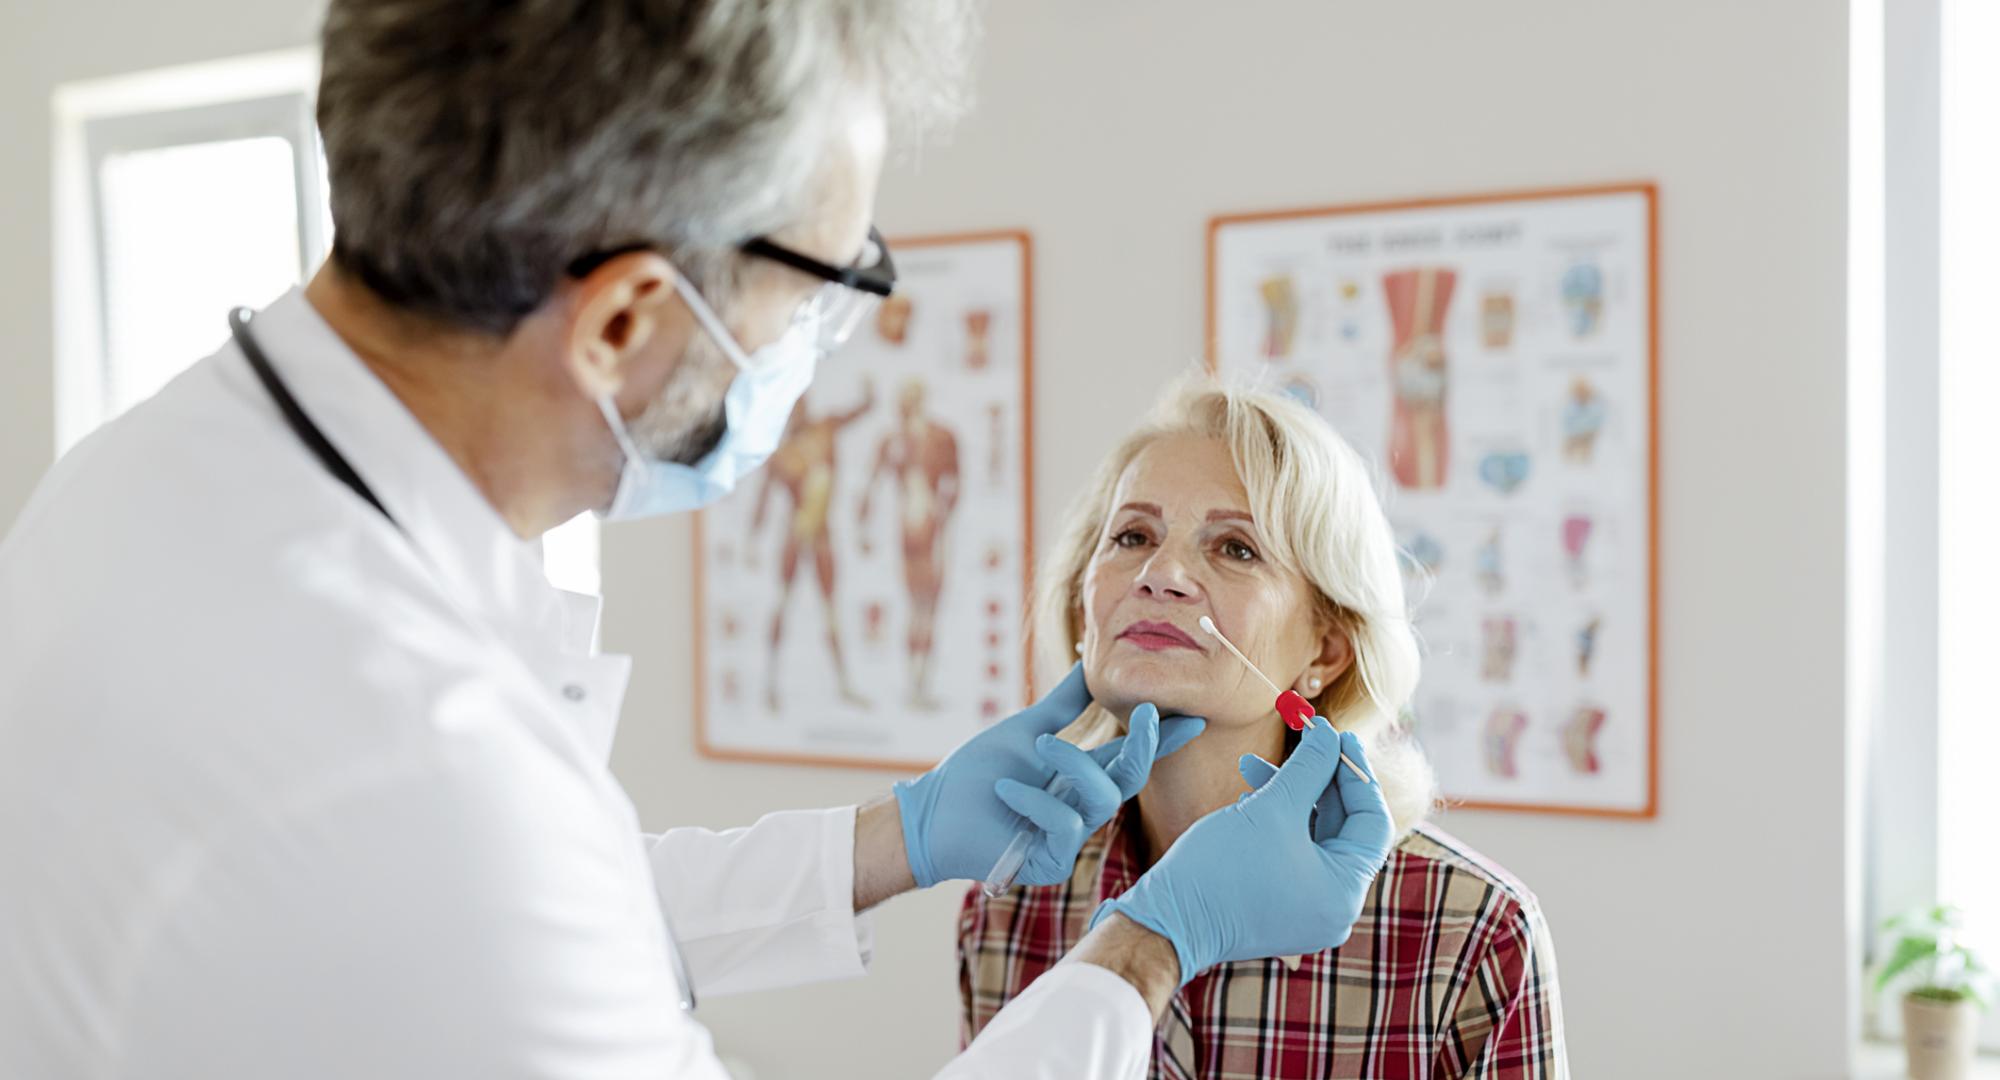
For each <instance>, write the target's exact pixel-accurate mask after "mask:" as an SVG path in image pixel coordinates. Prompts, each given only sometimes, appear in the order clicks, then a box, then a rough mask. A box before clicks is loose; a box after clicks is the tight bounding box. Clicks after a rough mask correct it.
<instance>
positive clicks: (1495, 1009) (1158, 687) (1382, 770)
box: [959, 380, 1567, 1080]
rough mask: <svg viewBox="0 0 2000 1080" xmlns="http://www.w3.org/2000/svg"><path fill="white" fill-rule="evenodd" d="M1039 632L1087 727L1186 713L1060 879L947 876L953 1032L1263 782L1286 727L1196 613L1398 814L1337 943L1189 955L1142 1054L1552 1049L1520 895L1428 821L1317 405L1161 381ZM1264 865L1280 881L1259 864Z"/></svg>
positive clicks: (1370, 578) (1382, 571)
mask: <svg viewBox="0 0 2000 1080" xmlns="http://www.w3.org/2000/svg"><path fill="white" fill-rule="evenodd" d="M1036 607H1037V613H1036V619H1037V623H1036V635H1037V639H1038V641H1039V643H1040V645H1041V647H1042V648H1043V649H1044V650H1045V651H1047V652H1048V653H1050V654H1052V657H1053V655H1060V656H1061V657H1063V658H1065V659H1068V660H1076V659H1079V658H1080V660H1081V663H1082V666H1083V670H1084V675H1085V679H1086V681H1087V683H1088V685H1089V688H1090V691H1091V694H1092V697H1093V699H1094V704H1093V705H1092V706H1091V708H1089V709H1088V710H1086V711H1085V713H1084V714H1083V715H1082V716H1081V717H1080V718H1079V719H1078V720H1077V722H1076V723H1075V724H1074V725H1072V726H1071V728H1070V729H1069V730H1068V731H1067V732H1065V736H1066V737H1068V738H1070V739H1071V740H1072V741H1074V742H1077V743H1079V744H1081V745H1084V746H1086V747H1088V746H1094V745H1097V744H1099V743H1101V742H1103V741H1104V740H1106V739H1109V738H1112V737H1115V736H1116V735H1118V734H1119V733H1120V732H1121V731H1122V729H1123V725H1124V718H1125V717H1126V716H1127V715H1128V714H1129V713H1130V712H1131V710H1132V709H1133V708H1134V707H1136V706H1137V705H1138V704H1139V703H1141V702H1143V701H1151V702H1154V703H1156V704H1158V705H1159V707H1160V708H1161V709H1162V710H1163V711H1171V712H1180V713H1185V714H1189V715H1195V716H1202V717H1206V718H1207V720H1208V726H1207V729H1206V731H1205V732H1203V734H1202V735H1201V736H1200V737H1198V738H1196V739H1195V740H1194V741H1193V742H1192V743H1190V744H1188V745H1187V747H1186V748H1184V749H1182V750H1181V751H1180V752H1179V753H1177V754H1175V755H1173V756H1172V757H1168V758H1164V759H1162V760H1161V761H1160V762H1159V763H1158V764H1157V765H1155V766H1154V768H1153V773H1152V778H1151V780H1150V781H1149V782H1148V783H1147V784H1146V786H1145V788H1144V789H1143V790H1141V791H1140V793H1139V795H1138V797H1137V798H1136V799H1134V800H1133V801H1132V802H1130V803H1128V804H1126V806H1125V807H1124V809H1122V810H1121V811H1120V812H1119V814H1118V816H1116V817H1114V818H1113V819H1112V820H1111V822H1110V823H1109V824H1107V825H1106V826H1105V827H1104V828H1103V829H1101V830H1100V831H1099V832H1097V833H1096V834H1095V835H1093V836H1092V837H1091V838H1090V839H1089V840H1088V841H1087V842H1086V843H1085V844H1084V847H1083V850H1082V853H1081V854H1080V855H1079V856H1078V857H1077V860H1076V864H1075V871H1074V873H1073V874H1072V875H1071V877H1070V879H1069V880H1068V881H1067V882H1065V883H1062V884H1058V885H1051V886H1044V887H1039V888H1029V889H1022V890H1016V891H1015V892H1013V893H1010V894H1008V895H1006V896H1004V897H1001V898H999V899H987V898H986V897H985V896H983V895H982V893H981V892H980V890H979V889H977V888H975V889H973V890H972V891H971V892H970V893H969V894H968V895H967V898H966V902H965V908H964V911H963V913H962V915H961V917H960V922H959V959H960V991H961V994H962V996H963V1003H964V1008H965V1020H966V1028H965V1031H964V1036H965V1038H966V1039H967V1040H968V1041H969V1040H970V1039H971V1038H972V1037H973V1036H975V1035H977V1034H978V1033H979V1031H980V1030H981V1029H982V1028H983V1027H984V1026H985V1025H986V1023H987V1021H989V1020H990V1019H992V1017H993V1015H994V1013H995V1012H997V1011H998V1010H999V1009H1000V1007H1001V1006H1003V1005H1005V1004H1006V1003H1007V1002H1008V1001H1009V1000H1011V999H1012V998H1013V997H1014V996H1016V995H1017V994H1019V993H1021V992H1022V990H1024V989H1025V988H1026V987H1027V985H1028V984H1029V983H1030V982H1031V981H1033V980H1034V979H1035V978H1036V977H1037V976H1039V975H1040V974H1041V973H1042V972H1044V971H1046V970H1048V969H1049V968H1050V967H1051V966H1052V965H1054V964H1055V963H1056V961H1057V960H1058V959H1060V958H1061V957H1062V956H1063V954H1064V953H1066V952H1067V951H1068V950H1069V948H1070V947H1071V946H1072V945H1074V944H1075V943H1076V942H1077V940H1078V939H1080V938H1081V937H1082V936H1083V934H1084V932H1085V930H1086V929H1087V927H1088V924H1089V922H1090V919H1091V915H1092V913H1093V912H1094V911H1095V910H1096V909H1097V908H1098V906H1099V904H1100V903H1102V902H1103V901H1105V900H1108V899H1110V898H1113V897H1116V896H1118V895H1120V894H1121V893H1123V892H1124V891H1125V889H1126V888H1127V887H1128V886H1130V885H1131V884H1132V882H1133V881H1134V880H1136V879H1137V877H1138V876H1139V875H1140V874H1141V873H1142V872H1143V871H1145V869H1146V868H1147V867H1148V866H1151V865H1152V863H1153V862H1154V861H1155V860H1156V859H1157V858H1158V857H1159V855H1160V854H1161V853H1162V852H1164V851H1166V850H1167V848H1168V847H1169V846H1171V845H1172V844H1173V843H1174V841H1175V840H1176V839H1177V838H1178V837H1179V836H1180V835H1181V833H1182V832H1184V831H1185V830H1186V829H1187V828H1188V826H1189V825H1191V824H1192V823H1193V822H1194V821H1195V820H1196V819H1197V818H1200V817H1201V816H1203V815H1204V814H1207V813H1209V812H1210V811H1212V810H1215V809H1217V808H1219V807H1223V806H1227V805H1229V804H1230V803H1232V802H1234V801H1235V800H1236V799H1237V798H1238V797H1240V796H1241V795H1242V794H1243V793H1244V792H1246V791H1248V790H1249V789H1250V787H1252V786H1254V785H1258V784H1261V783H1262V782H1263V781H1264V780H1265V779H1267V778H1268V777H1269V775H1270V774H1271V772H1272V771H1273V763H1276V762H1279V761H1282V760H1283V759H1284V758H1285V756H1286V755H1287V754H1288V753H1289V752H1290V751H1291V748H1292V746H1293V745H1294V744H1295V743H1296V741H1297V737H1296V736H1294V735H1292V734H1290V733H1289V732H1287V731H1286V729H1285V727H1284V725H1283V724H1282V723H1281V722H1280V721H1279V720H1278V718H1277V716H1276V714H1275V713H1274V712H1273V709H1272V698H1271V692H1270V690H1269V689H1268V688H1267V687H1266V686H1264V685H1263V684H1262V683H1261V682H1260V681H1258V680H1257V679H1256V677H1255V676H1252V675H1250V674H1249V673H1248V672H1247V671H1245V670H1244V668H1243V667H1242V665H1241V664H1239V663H1238V662H1237V661H1236V659H1235V658H1233V657H1231V656H1230V655H1228V653H1227V652H1225V651H1224V650H1223V649H1222V648H1220V647H1219V645H1218V644H1217V643H1216V642H1215V640H1214V639H1213V638H1210V637H1208V636H1207V635H1205V634H1204V633H1203V632H1202V631H1201V630H1200V629H1199V628H1198V622H1199V620H1200V619H1201V617H1202V616H1204V615H1205V616H1208V617H1210V618H1212V619H1213V620H1214V621H1215V624H1216V625H1217V627H1218V628H1220V629H1221V631H1222V632H1223V633H1224V634H1225V635H1227V636H1228V637H1229V638H1230V640H1231V641H1233V642H1235V643H1236V644H1237V646H1239V647H1240V648H1241V649H1242V650H1243V651H1244V653H1245V654H1246V655H1248V656H1249V657H1250V658H1251V659H1252V660H1254V661H1255V662H1256V663H1257V664H1258V666H1259V667H1261V668H1262V669H1263V670H1264V671H1265V672H1266V673H1267V674H1269V675H1270V676H1271V677H1272V678H1273V679H1274V680H1276V681H1277V682H1278V683H1279V684H1280V685H1281V686H1284V685H1289V686H1290V688H1292V689H1295V690H1297V691H1298V692H1299V693H1301V694H1303V695H1305V697H1306V698H1307V699H1308V700H1310V701H1311V702H1312V703H1313V704H1314V706H1315V708H1316V709H1317V710H1318V712H1319V713H1320V715H1322V716H1325V717H1326V718H1327V719H1329V720H1330V721H1331V722H1332V723H1333V725H1334V726H1335V727H1337V728H1341V729H1343V730H1346V731H1351V732H1354V733H1356V734H1357V735H1359V736H1360V737H1361V738H1362V739H1363V740H1364V741H1365V745H1366V748H1367V752H1368V757H1369V760H1370V761H1371V762H1372V763H1373V767H1374V771H1375V773H1376V775H1377V777H1378V778H1379V780H1380V782H1381V785H1382V790H1383V794H1384V796H1385V797H1386V798H1387V801H1388V804H1389V808H1390V813H1391V816H1392V817H1393V818H1394V820H1395V827H1396V830H1397V835H1398V840H1397V843H1396V845H1395V847H1394V849H1393V850H1392V851H1391V853H1390V856H1389V859H1388V861H1387V863H1386V865H1385V866H1384V867H1383V869H1382V872H1381V873H1380V875H1379V876H1378V877H1377V879H1376V881H1375V884H1374V886H1373V889H1372V891H1371V892H1370V894H1369V897H1368V899H1367V901H1366V903H1365V905H1364V907H1363V909H1362V913H1361V917H1360V919H1359V920H1358V921H1357V922H1356V923H1355V926H1354V930H1353V933H1352V935H1351V936H1350V937H1349V938H1348V940H1347V942H1346V943H1345V944H1343V945H1342V946H1340V947H1339V948H1337V949H1330V950H1327V951H1325V952H1321V953H1316V954H1312V955H1308V956H1304V957H1288V958H1284V959H1282V960H1268V961H1239V962H1231V963H1225V964H1222V965H1219V966H1217V967H1214V968H1211V969H1209V970H1208V971H1206V972H1204V973H1202V974H1201V975H1199V976H1197V977H1195V978H1194V979H1193V980H1192V981H1190V982H1189V983H1188V984H1187V985H1186V986H1184V987H1183V988H1182V989H1181V991H1180V993H1179V994H1178V995H1176V997H1175V998H1174V1000H1173V1002H1172V1004H1171V1005H1170V1007H1169V1008H1168V1010H1167V1013H1166V1015H1165V1017H1164V1018H1163V1019H1162V1020H1161V1023H1160V1029H1159V1038H1158V1040H1157V1042H1156V1044H1155V1049H1154V1060H1153V1069H1152V1075H1154V1076H1158V1077H1203V1078H1217V1080H1220V1078H1231V1080H1234V1078H1248V1077H1259V1078H1264V1077H1271V1078H1277V1077H1315V1078H1317V1077H1394V1078H1409V1080H1416V1078H1425V1080H1432V1078H1441V1077H1459V1076H1478V1077H1508V1078H1515V1077H1535V1078H1540V1077H1553V1076H1565V1075H1567V1066H1566V1064H1565V1060H1564V1049H1563V1039H1562V1012H1561V1007H1560V1002H1559V1001H1558V997H1557V989H1556V971H1555V963H1554V953H1553V950H1552V948H1551V945H1550V943H1549V936H1548V929H1547V926H1546V924H1545V923H1544V921H1543V918H1542V914H1541V910H1540V908H1539V906H1538V905H1537V903H1536V901H1535V898H1534V895H1533V894H1532V893H1530V892H1529V891H1528V889H1527V888H1526V887H1525V886H1523V885H1522V884H1521V883H1520V882H1519V881H1517V880H1515V879H1514V878H1513V877H1512V876H1511V875H1509V874H1508V873H1507V872H1506V871H1504V870H1502V869H1500V868H1499V867H1498V866H1496V865H1494V864H1493V863H1492V862H1490V861H1488V860H1486V859H1484V858H1483V857H1481V856H1480V855H1478V854H1476V853H1474V852H1473V851H1471V850H1470V849H1468V848H1467V847H1466V846H1465V845H1463V844H1461V843H1459V842H1458V841H1457V840H1455V839H1453V838H1451V837H1450V836H1448V835H1446V834H1445V833H1443V832H1442V831H1440V830H1438V829H1437V828H1435V827H1433V826H1430V825H1427V824H1425V820H1424V819H1425V816H1426V814H1427V813H1428V811H1429V810H1430V808H1431V804H1432V802H1433V799H1434V785H1433V781H1432V777H1431V772H1430V769H1429V767H1428V766H1427V765H1426V763H1425V761H1424V759H1423V756H1422V754H1421V752H1420V751H1419V750H1418V748H1417V746H1416V745H1415V743H1413V742H1412V741H1410V740H1409V739H1407V738H1406V737H1405V735H1404V733H1403V732H1402V731H1401V730H1400V729H1399V717H1401V716H1402V715H1403V711H1404V707H1405V705H1406V704H1407V703H1408V702H1409V699H1410V695H1411V692H1412V691H1413V690H1414V689H1415V687H1416V683H1417V674H1418V649H1417V641H1416V637H1415V635H1414V634H1413V632H1412V631H1411V627H1410V623H1409V619H1408V612H1407V609H1406V605H1405V601H1404V597H1403V587H1402V575H1401V573H1400V569H1399V567H1398V564H1397V555H1396V549H1395V542H1394V539H1393V537H1392V534H1391V532H1390V528H1389V524H1388V522H1387V520H1386V519H1385V518H1384V516H1383V513H1382V509H1381V506H1380V504H1379V503H1378V501H1377V499H1376V496H1375V492H1374V489H1373V487H1372V486H1371V484H1370V482H1369V477H1368V470H1367V468H1366V467H1365V466H1364V464H1363V463H1362V461H1361V459H1360V458H1359V457H1358V456H1357V455H1356V454H1355V453H1354V451H1353V450H1352V449H1351V448H1350V447H1349V446H1348V445H1347V444H1346V443H1345V442H1343V441H1342V440H1341V439H1340V437H1339V436H1338V435H1337V434H1335V433H1334V431H1333V430H1332V428H1330V427H1329V426H1328V425H1327V423H1326V422H1325V421H1324V420H1322V419H1321V418H1320V417H1319V416H1318V415H1317V414H1316V413H1314V412H1312V411H1310V410H1309V409H1307V408H1306V407H1304V406H1302V405H1300V404H1298V403H1296V402H1294V401H1292V400H1290V399H1288V398H1284V397H1280V396H1277V395H1274V394H1269V393H1263V392H1257V391H1250V390H1244V389H1237V388H1232V387H1228V386H1224V385H1221V384H1218V383H1216V382H1213V381H1210V380H1196V381H1190V382H1187V383H1184V384H1182V385H1181V386H1179V387H1177V388H1176V389H1175V390H1174V391H1173V392H1171V393H1170V394H1169V395H1168V397H1167V399H1166V401H1165V402H1164V403H1163V404H1162V406H1161V407H1160V409H1159V410H1158V412H1157V414H1156V415H1155V417H1154V418H1153V419H1152V421H1151V422H1149V423H1148V424H1146V425H1145V426H1144V427H1142V428H1141V429H1140V430H1139V431H1138V432H1136V433H1135V434H1133V435H1132V436H1131V437H1130V438H1128V439H1126V440H1125V442H1124V443H1123V444H1122V445H1121V446H1119V447H1118V448H1117V450H1116V451H1114V452H1113V453H1112V455H1111V456H1110V458H1108V459H1107V460H1106V461H1105V462H1104V464H1103V466H1102V467H1101V468H1100V469H1099V470H1098V473H1097V476H1096V479H1095V481H1094V482H1093V483H1092V484H1091V485H1090V486H1089V488H1087V489H1086V490H1085V492H1084V493H1083V495H1082V496H1081V497H1080V498H1079V499H1078V500H1077V502H1076V504H1075V506H1074V508H1073V510H1072V512H1071V515H1070V518H1069V521H1068V523H1067V525H1066V526H1065V528H1064V530H1063V533H1062V535H1061V537H1060V539H1059V540H1058V541H1057V543H1056V545H1055V549H1054V551H1053V552H1051V554H1050V555H1049V557H1048V559H1047V561H1046V562H1044V563H1043V564H1042V567H1041V581H1040V586H1039V590H1038V596H1037V601H1036ZM1269 886H1270V888H1272V889H1283V888H1285V887H1286V883H1285V882H1283V881H1273V882H1270V883H1269Z"/></svg>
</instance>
